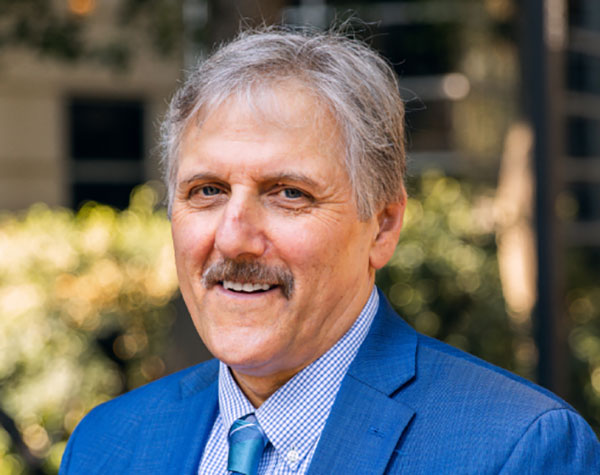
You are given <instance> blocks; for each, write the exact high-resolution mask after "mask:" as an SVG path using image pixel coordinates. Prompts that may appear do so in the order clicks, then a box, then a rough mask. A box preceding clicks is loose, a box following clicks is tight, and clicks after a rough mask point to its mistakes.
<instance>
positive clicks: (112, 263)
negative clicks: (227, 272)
mask: <svg viewBox="0 0 600 475" xmlns="http://www.w3.org/2000/svg"><path fill="white" fill-rule="evenodd" d="M350 16H354V17H355V18H359V19H361V20H363V23H357V24H356V26H355V34H356V36H358V37H359V38H363V39H365V40H366V41H367V42H369V43H370V44H372V45H373V46H374V47H375V48H376V49H378V50H379V51H381V52H382V53H383V54H384V55H385V56H386V57H387V58H389V60H390V62H391V64H393V67H394V68H395V70H396V72H397V74H398V76H399V78H400V84H401V86H402V93H403V95H404V97H405V100H406V107H407V140H408V146H409V162H410V163H409V167H410V176H409V178H408V188H409V193H410V199H409V206H408V212H407V217H406V226H405V230H404V231H403V234H402V237H401V241H400V244H399V246H398V249H397V252H396V254H395V256H394V258H393V259H392V261H391V262H390V264H389V266H388V267H387V268H385V269H384V270H382V271H381V272H380V274H379V275H378V284H379V285H380V286H381V287H382V288H383V289H384V291H385V293H386V294H387V295H388V297H389V299H390V300H391V302H392V303H393V305H394V306H395V307H396V308H397V309H398V311H399V312H400V313H401V315H403V316H404V317H405V318H406V319H407V320H408V321H409V322H410V323H411V324H412V325H413V326H415V327H416V328H417V329H418V330H419V331H422V332H424V333H427V334H429V335H433V336H435V337H437V338H440V339H442V340H444V341H446V342H448V343H450V344H452V345H454V346H457V347H459V348H462V349H465V350H466V351H469V352H471V353H473V354H475V355H478V356H480V357H482V358H485V359H486V360H488V361H491V362H492V363H495V364H498V365H500V366H502V367H505V368H507V369H509V370H511V371H515V372H517V373H519V374H521V375H522V376H524V377H526V378H529V379H531V380H534V381H537V382H538V383H540V384H542V385H544V386H546V387H549V388H550V389H552V390H553V391H555V392H557V393H558V394H559V395H561V396H562V397H563V398H565V399H566V400H567V401H568V402H570V403H571V404H572V405H573V406H574V407H575V408H576V409H577V410H579V411H580V412H581V413H582V414H583V416H584V417H585V418H586V419H587V420H588V421H589V423H590V424H591V425H592V426H593V427H594V429H595V430H596V432H600V2H598V1H597V0H525V1H517V0H412V1H411V0H403V1H362V2H360V1H350V2H348V1H340V0H334V1H323V0H299V1H286V0H240V1H234V0H177V1H175V0H120V1H119V0H103V1H100V0H0V474H13V473H33V474H37V473H56V472H57V470H58V465H59V462H60V457H61V455H62V452H63V450H64V446H65V442H66V440H67V439H68V437H69V435H70V433H71V432H72V430H73V429H74V427H75V425H76V424H77V422H78V421H79V420H80V419H81V417H83V416H84V415H85V414H86V413H87V412H88V411H89V410H90V409H91V408H92V407H93V406H95V405H97V404H99V403H101V402H102V401H105V400H107V399H110V398H112V397H114V396H115V395H117V394H120V393H122V392H124V391H127V390H129V389H132V388H134V387H137V386H139V385H141V384H144V383H146V382H148V381H151V380H153V379H156V378H158V377H161V376H163V375H165V374H168V373H170V372H173V371H175V370H177V369H180V368H183V367H185V366H188V365H191V364H194V363H196V362H199V361H202V360H204V359H206V358H208V354H207V352H206V350H205V349H204V347H203V346H202V343H201V342H200V340H199V338H198V337H197V336H196V333H195V331H194V329H193V326H192V325H191V323H190V321H189V317H188V316H187V313H186V310H185V306H184V305H183V303H182V301H181V299H180V297H179V295H178V291H177V282H176V276H175V272H174V268H173V256H172V250H171V242H170V235H169V223H168V221H167V218H166V213H165V211H164V207H163V206H162V197H163V196H164V189H163V188H162V185H161V184H160V182H159V178H160V173H159V170H158V165H157V153H156V145H157V144H156V138H157V124H158V123H159V121H160V118H161V115H162V114H163V113H164V111H165V108H166V104H167V102H168V99H169V97H170V96H171V94H172V93H173V91H174V89H175V88H176V87H177V85H178V83H179V81H180V79H181V78H182V72H183V71H185V70H186V69H190V68H192V67H193V66H194V64H195V62H196V61H197V58H198V57H201V56H203V55H206V54H208V53H209V52H210V51H211V49H212V45H214V44H215V43H218V42H220V41H223V40H226V39H228V38H231V37H232V36H233V35H234V34H235V32H236V31H237V30H238V29H239V25H240V23H241V24H244V25H250V26H251V25H256V24H259V23H261V22H263V21H264V22H266V23H272V22H274V23H280V22H282V21H283V22H286V23H290V24H296V25H312V26H317V27H326V26H328V25H329V24H331V22H332V21H340V20H344V19H347V18H349V17H350Z"/></svg>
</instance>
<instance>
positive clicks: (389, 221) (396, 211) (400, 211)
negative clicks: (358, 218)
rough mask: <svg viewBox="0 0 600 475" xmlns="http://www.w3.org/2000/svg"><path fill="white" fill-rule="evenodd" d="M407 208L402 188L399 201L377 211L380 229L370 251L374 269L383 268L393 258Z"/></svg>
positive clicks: (404, 192) (370, 262)
mask: <svg viewBox="0 0 600 475" xmlns="http://www.w3.org/2000/svg"><path fill="white" fill-rule="evenodd" d="M405 209H406V191H405V190H404V188H402V195H401V196H400V198H399V199H398V201H396V202H394V203H389V204H387V205H385V206H384V207H383V209H382V210H381V211H379V213H377V223H378V231H377V235H376V236H375V240H374V241H373V244H372V245H371V252H370V253H369V264H371V267H373V268H374V269H381V268H382V267H383V266H384V265H386V264H387V262H388V261H389V260H390V259H391V258H392V256H393V254H394V251H395V250H396V244H398V238H399V237H400V231H401V230H402V222H403V220H404V210H405Z"/></svg>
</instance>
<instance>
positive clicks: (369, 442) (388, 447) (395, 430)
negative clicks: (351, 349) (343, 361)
mask: <svg viewBox="0 0 600 475" xmlns="http://www.w3.org/2000/svg"><path fill="white" fill-rule="evenodd" d="M379 297H380V304H379V309H378V311H377V315H376V316H375V319H374V321H373V324H372V326H371V329H370V331H369V334H368V335H367V338H366V339H365V341H364V343H363V345H362V347H361V349H360V350H359V352H358V354H357V356H356V358H355V360H354V362H353V363H352V365H351V366H350V368H349V369H348V373H347V375H346V377H345V378H344V381H343V383H342V386H341V388H340V391H339V393H338V396H337V398H336V401H335V403H334V406H333V408H332V410H331V413H330V415H329V418H328V420H327V424H326V426H325V429H324V430H323V433H322V435H321V439H320V440H319V445H318V446H317V449H316V452H315V455H314V457H313V460H312V462H311V465H310V469H309V474H319V473H361V474H381V473H384V471H385V467H386V466H387V465H388V462H389V460H390V458H391V457H392V455H393V452H394V449H395V447H396V446H397V445H398V441H399V439H400V437H401V435H402V433H403V432H404V430H405V428H406V427H407V425H408V424H409V423H410V421H411V419H412V417H413V416H414V414H415V411H414V410H413V409H412V408H410V407H408V406H407V405H406V404H404V403H402V402H401V401H399V400H396V399H392V398H391V397H390V396H391V395H392V394H394V393H397V391H399V390H400V389H401V388H402V387H405V386H406V385H407V384H410V382H411V381H412V380H413V378H414V376H415V363H416V350H417V334H416V332H415V331H414V330H412V329H411V328H410V327H409V326H408V325H407V324H406V323H405V322H404V321H403V320H402V319H401V318H400V317H399V316H398V315H397V314H396V313H395V312H394V311H393V309H392V308H391V306H390V305H389V303H388V302H387V300H386V299H385V297H384V296H383V294H382V293H381V292H380V295H379Z"/></svg>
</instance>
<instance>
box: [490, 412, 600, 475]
mask: <svg viewBox="0 0 600 475" xmlns="http://www.w3.org/2000/svg"><path fill="white" fill-rule="evenodd" d="M599 447H600V446H599V444H598V440H597V439H596V436H595V434H594V433H593V432H592V430H591V428H590V426H589V425H588V424H587V423H586V422H585V421H584V420H583V419H582V417H581V416H580V415H579V414H577V413H575V412H573V411H571V410H569V409H555V410H550V411H547V412H545V413H543V414H542V415H540V417H538V418H537V419H536V420H535V421H533V423H532V424H531V425H530V426H529V427H528V428H527V430H526V431H525V433H524V434H523V435H522V437H521V438H520V439H519V441H518V442H517V444H516V445H515V447H514V449H513V451H512V453H511V455H510V457H509V458H508V460H507V461H506V463H505V465H504V467H503V468H502V470H501V472H500V473H502V474H539V473H544V474H554V473H556V474H565V473H568V474H571V475H579V474H581V475H584V474H585V475H590V474H600V448H599Z"/></svg>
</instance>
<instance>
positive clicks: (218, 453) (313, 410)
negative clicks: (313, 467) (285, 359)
mask: <svg viewBox="0 0 600 475" xmlns="http://www.w3.org/2000/svg"><path fill="white" fill-rule="evenodd" d="M378 306H379V296H378V295H377V291H376V290H375V288H373V291H372V292H371V295H370V297H369V300H368V301H367V303H366V305H365V306H364V308H363V309H362V311H361V313H360V315H359V316H358V318H357V319H356V321H355V322H354V325H352V327H351V328H350V330H348V331H347V332H346V334H345V335H344V336H343V337H342V338H341V339H340V340H339V341H338V342H337V343H336V344H335V345H333V346H332V347H331V348H330V349H329V351H327V353H325V354H324V355H323V356H321V357H320V358H319V359H318V360H316V361H314V362H313V363H311V364H310V365H308V366H307V367H306V368H304V369H303V370H302V371H300V372H299V373H298V374H296V375H295V376H294V377H293V378H292V379H290V380H289V381H288V382H287V383H286V384H285V385H284V386H282V387H281V388H279V389H278V390H277V391H276V392H275V393H274V394H273V395H271V397H270V398H269V399H267V400H266V401H265V402H264V403H263V404H262V405H261V406H260V407H259V408H258V409H255V408H254V406H252V404H251V403H250V401H248V399H247V398H246V396H244V394H243V393H242V391H241V390H240V389H239V387H238V385H237V383H236V382H235V380H234V379H233V377H232V376H231V373H230V372H229V368H228V367H227V366H226V365H225V364H224V363H221V364H220V367H219V414H218V415H217V419H216V420H215V423H214V425H213V428H212V431H211V433H210V436H209V438H208V442H207V443H206V447H204V452H203V455H202V460H201V461H200V466H199V467H198V473H199V474H200V475H207V474H210V475H212V474H227V473H228V472H227V452H228V449H229V447H228V442H227V434H228V433H229V429H230V427H231V425H232V424H233V422H234V421H235V420H236V419H239V418H240V417H243V416H245V415H246V414H249V413H251V412H254V413H255V414H256V418H257V419H258V422H259V424H260V425H261V427H262V428H263V430H264V431H265V434H266V435H267V437H268V439H269V442H270V443H269V444H268V445H267V447H266V449H265V451H264V452H263V456H262V458H261V461H260V464H259V466H258V473H259V475H261V474H280V475H286V474H294V475H301V474H304V473H306V472H307V471H308V467H309V466H310V462H311V460H312V457H313V455H314V453H315V449H316V447H317V443H318V441H319V438H320V437H321V432H322V431H323V427H325V422H326V421H327V417H328V416H329V412H330V411H331V407H332V406H333V402H334V400H335V397H336V395H337V392H338V390H339V388H340V385H341V383H342V379H343V378H344V376H345V375H346V371H347V370H348V367H349V366H350V363H351V362H352V360H353V359H354V357H355V356H356V353H357V352H358V348H359V347H360V345H361V344H362V342H363V341H364V339H365V337H366V336H367V332H368V331H369V328H370V326H371V322H372V321H373V317H374V316H375V313H376V311H377V307H378Z"/></svg>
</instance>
